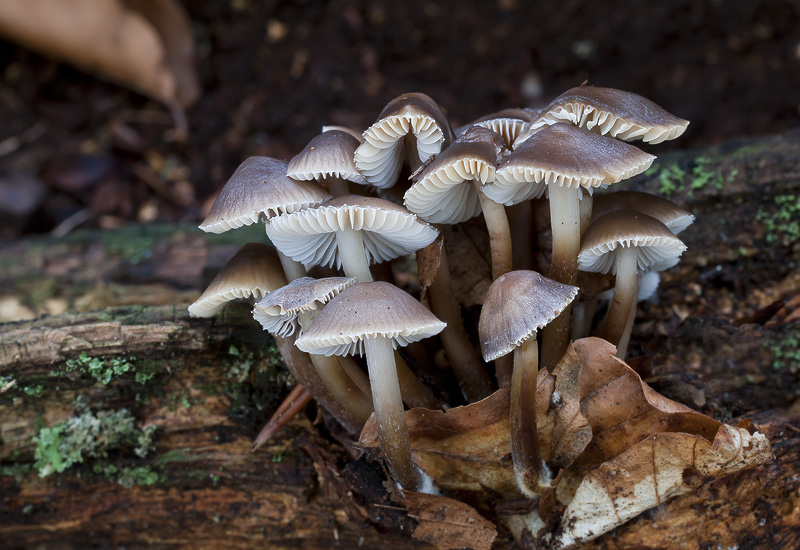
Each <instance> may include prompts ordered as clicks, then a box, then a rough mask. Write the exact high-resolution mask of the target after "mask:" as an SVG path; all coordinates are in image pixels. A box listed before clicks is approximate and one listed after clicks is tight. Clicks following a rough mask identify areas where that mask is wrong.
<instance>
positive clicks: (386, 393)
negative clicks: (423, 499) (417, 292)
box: [297, 282, 444, 491]
mask: <svg viewBox="0 0 800 550" xmlns="http://www.w3.org/2000/svg"><path fill="white" fill-rule="evenodd" d="M443 328H444V323H443V322H441V321H440V320H439V319H437V318H436V317H435V316H434V315H433V314H432V313H431V312H429V311H428V310H427V309H425V308H424V307H423V306H422V305H421V304H420V303H419V302H417V301H416V300H415V299H413V298H412V297H411V296H409V295H408V294H406V293H405V292H403V291H402V290H400V289H398V288H397V287H395V286H393V285H390V284H389V283H384V282H374V283H359V284H356V285H353V286H352V287H350V288H348V289H346V290H344V291H343V292H341V293H340V294H339V295H337V296H336V297H334V298H333V299H332V300H331V301H330V302H329V303H328V305H327V306H326V307H325V309H323V310H322V312H321V313H320V314H319V316H318V317H317V319H316V321H314V324H313V325H311V328H309V329H308V330H307V331H305V332H304V333H303V335H302V336H301V337H300V338H299V339H298V340H297V347H298V348H300V349H301V350H303V351H307V352H308V353H321V354H324V355H348V354H355V353H359V354H361V353H362V352H364V353H365V354H366V357H367V366H368V369H369V378H370V384H371V386H372V398H373V405H374V408H375V420H376V424H377V428H378V438H379V440H380V446H381V450H382V451H383V454H384V457H385V459H386V464H387V466H388V468H389V472H390V473H391V474H392V477H393V478H394V479H395V481H396V482H397V483H398V484H399V485H400V486H401V487H402V488H403V489H405V490H409V491H419V490H420V488H421V487H422V482H423V479H422V475H421V472H420V471H419V470H418V469H417V467H416V466H415V465H414V463H413V460H412V458H411V444H410V441H409V436H408V427H407V425H406V418H405V413H404V412H403V402H402V400H401V396H400V385H399V382H398V379H397V372H396V370H395V362H394V357H395V355H394V351H393V349H394V348H395V347H396V346H404V345H406V344H408V343H409V342H415V341H417V340H422V339H424V338H428V337H430V336H433V335H435V334H438V333H439V332H441V330H442V329H443Z"/></svg>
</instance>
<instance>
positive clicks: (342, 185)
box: [325, 177, 350, 197]
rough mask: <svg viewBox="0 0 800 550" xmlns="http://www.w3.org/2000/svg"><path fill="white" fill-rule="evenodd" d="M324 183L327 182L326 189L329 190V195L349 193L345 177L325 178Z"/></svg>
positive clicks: (338, 195)
mask: <svg viewBox="0 0 800 550" xmlns="http://www.w3.org/2000/svg"><path fill="white" fill-rule="evenodd" d="M325 183H327V184H328V191H330V192H331V195H333V196H334V197H341V196H344V195H349V194H350V185H349V184H348V183H347V180H346V179H343V178H334V177H331V178H326V179H325Z"/></svg>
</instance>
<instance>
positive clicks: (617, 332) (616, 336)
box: [603, 246, 639, 357]
mask: <svg viewBox="0 0 800 550" xmlns="http://www.w3.org/2000/svg"><path fill="white" fill-rule="evenodd" d="M637 257H638V253H637V251H636V248H635V247H632V246H626V247H620V248H619V252H617V259H616V269H617V280H616V283H615V284H614V298H613V299H612V300H611V306H610V307H609V309H608V317H607V318H606V324H605V327H604V328H603V338H605V339H606V340H608V341H609V342H611V343H612V344H614V345H615V346H619V344H620V342H622V339H623V338H625V339H626V341H627V339H628V338H630V329H628V330H627V334H626V327H627V326H628V320H629V318H630V317H631V316H632V315H634V316H635V312H636V309H635V308H636V294H637V286H638V277H637V272H638V268H639V265H638V260H637ZM630 326H631V328H632V327H633V323H631V324H630ZM626 347H627V343H626ZM622 353H623V355H624V353H625V350H622ZM617 356H618V357H622V356H620V350H619V349H617Z"/></svg>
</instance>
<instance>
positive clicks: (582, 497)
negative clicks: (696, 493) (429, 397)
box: [360, 338, 772, 548]
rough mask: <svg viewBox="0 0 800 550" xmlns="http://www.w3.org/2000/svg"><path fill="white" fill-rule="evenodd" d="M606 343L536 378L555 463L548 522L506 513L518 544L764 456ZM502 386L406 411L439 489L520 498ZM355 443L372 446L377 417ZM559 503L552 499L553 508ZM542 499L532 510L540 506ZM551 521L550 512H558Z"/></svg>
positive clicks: (624, 513)
mask: <svg viewBox="0 0 800 550" xmlns="http://www.w3.org/2000/svg"><path fill="white" fill-rule="evenodd" d="M615 351H616V350H615V348H614V346H612V345H611V344H609V343H608V342H606V341H605V340H601V339H598V338H585V339H583V340H578V341H577V342H574V343H573V344H572V345H571V346H570V348H569V349H568V350H567V353H566V354H565V356H564V358H563V359H562V360H561V362H560V363H559V364H558V365H557V366H556V368H555V369H554V370H553V373H552V374H550V373H548V372H547V371H545V370H543V371H542V372H540V373H539V378H538V381H537V409H538V410H537V418H538V422H537V424H538V428H539V439H540V445H541V448H542V449H543V454H544V456H545V459H546V461H547V462H548V464H549V465H550V466H551V467H553V468H554V469H555V470H558V469H561V471H560V473H559V475H558V476H557V478H556V480H555V483H556V487H555V500H553V498H552V497H553V495H551V494H550V493H546V494H545V495H543V500H542V501H541V502H547V503H549V504H548V505H547V510H545V515H546V516H547V518H546V521H542V519H540V518H539V515H538V512H537V510H535V509H534V510H532V511H530V512H527V513H525V514H520V515H512V516H510V517H504V518H503V523H504V524H505V525H506V526H507V527H508V528H509V529H510V530H511V531H512V533H513V534H514V535H515V537H517V538H518V539H520V538H523V537H531V536H532V537H536V536H539V537H542V536H544V535H545V534H546V533H545V530H546V525H547V524H548V523H549V521H550V517H551V515H552V514H553V513H558V510H559V509H561V507H566V511H565V512H564V514H563V516H562V518H561V526H560V528H559V534H558V537H559V538H558V544H559V545H561V546H560V547H561V548H572V547H574V545H577V544H580V543H582V542H587V541H589V540H591V539H592V538H594V537H596V536H599V535H600V534H602V533H604V532H606V531H608V530H610V529H612V528H614V527H617V526H619V525H621V524H622V523H624V522H625V521H627V520H629V519H631V518H632V517H634V516H636V515H638V514H640V513H641V512H643V511H645V510H647V509H648V508H651V507H653V506H657V505H659V504H661V503H663V502H664V501H666V500H667V499H669V498H671V497H673V496H676V495H679V494H683V493H685V492H688V491H691V490H693V489H695V488H697V487H698V486H699V485H700V484H702V483H705V482H707V481H709V480H711V479H715V478H718V477H720V476H724V475H727V474H730V473H733V472H737V471H740V470H744V469H747V468H752V467H754V466H757V465H759V464H763V463H765V462H767V461H769V460H771V459H772V453H771V450H770V446H769V442H768V441H767V439H766V437H764V436H763V435H762V434H759V433H757V432H755V430H753V429H752V427H749V426H746V425H742V426H739V427H732V426H728V425H725V424H721V423H720V422H717V421H716V420H714V419H712V418H710V417H708V416H705V415H703V414H700V413H698V412H696V411H693V410H692V409H690V408H688V407H686V406H684V405H682V404H680V403H676V402H674V401H671V400H669V399H667V398H665V397H663V396H661V395H659V394H658V393H656V392H655V391H654V390H653V389H652V388H650V387H649V386H648V385H647V384H645V383H644V382H642V380H641V378H640V377H639V376H638V375H637V374H636V372H634V371H633V370H632V369H631V368H630V367H628V366H627V365H626V364H625V363H624V362H623V361H621V360H619V359H618V358H617V357H615V356H614V353H615ZM508 407H509V399H508V391H507V390H500V391H498V392H496V393H495V394H493V395H492V396H490V397H488V398H486V399H484V400H483V401H480V402H478V403H474V404H472V405H468V406H465V407H458V408H454V409H451V410H449V411H447V412H440V411H428V410H424V409H413V410H411V411H408V413H406V418H407V421H408V426H409V433H410V439H411V446H412V450H413V456H414V460H415V461H416V462H417V464H418V465H419V466H420V467H421V468H422V469H423V470H424V471H425V472H426V473H427V474H429V475H430V476H431V477H433V478H434V480H435V481H436V483H437V484H438V485H439V486H440V487H441V488H442V489H444V490H445V492H447V493H449V494H453V495H458V497H459V498H461V500H467V501H468V502H470V503H474V504H476V505H477V506H479V508H480V509H482V510H483V509H485V508H482V507H483V506H491V505H492V501H495V502H496V501H497V499H504V500H506V501H510V500H516V499H520V498H521V493H520V492H519V490H518V489H517V487H516V484H515V480H514V474H513V471H512V470H513V468H512V464H511V457H510V453H511V443H510V434H509V420H508ZM360 443H361V444H362V446H366V447H373V448H377V446H378V442H377V435H376V433H375V428H374V423H373V424H370V423H368V424H367V426H365V427H364V431H363V432H362V436H361V442H360ZM556 502H557V503H558V504H557V505H555V506H554V504H556ZM541 511H542V509H541V504H540V505H539V512H541ZM555 520H556V522H557V521H558V518H557V516H556V517H555Z"/></svg>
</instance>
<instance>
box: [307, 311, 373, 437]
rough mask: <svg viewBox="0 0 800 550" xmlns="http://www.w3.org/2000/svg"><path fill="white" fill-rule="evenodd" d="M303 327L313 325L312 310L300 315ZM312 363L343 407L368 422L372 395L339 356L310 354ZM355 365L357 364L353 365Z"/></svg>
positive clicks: (358, 418)
mask: <svg viewBox="0 0 800 550" xmlns="http://www.w3.org/2000/svg"><path fill="white" fill-rule="evenodd" d="M298 320H299V321H300V326H301V327H302V329H303V330H304V331H305V330H308V327H310V326H311V322H312V314H311V312H304V313H301V314H300V315H299V316H298ZM309 355H310V357H311V363H312V364H313V365H314V368H315V369H316V371H317V375H319V377H320V379H321V380H322V383H323V384H324V385H325V388H326V389H327V390H328V391H329V392H330V393H331V395H333V398H334V399H336V401H338V402H339V403H340V404H341V405H342V407H344V408H345V409H347V410H348V411H349V412H350V414H352V415H353V416H354V417H355V418H356V419H357V420H358V421H359V422H361V424H362V425H363V424H364V423H366V421H367V419H369V416H370V415H371V414H372V403H371V401H370V395H369V394H368V393H367V394H365V393H364V392H362V391H361V390H360V389H359V387H358V384H356V383H355V382H354V381H353V380H352V378H351V376H350V374H348V372H347V370H345V369H344V367H343V365H342V363H341V362H340V361H338V358H337V357H333V356H326V355H317V354H314V353H312V354H309ZM353 366H354V367H355V365H353Z"/></svg>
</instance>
